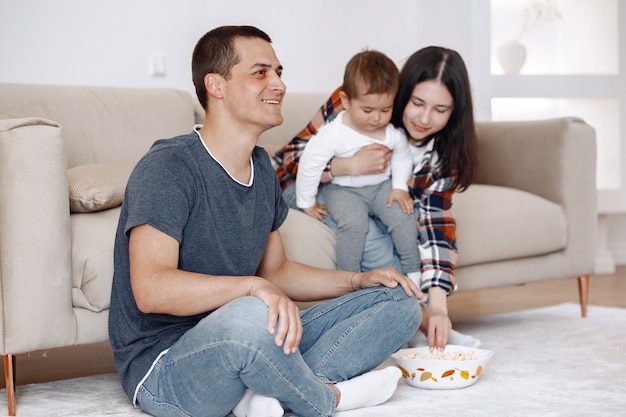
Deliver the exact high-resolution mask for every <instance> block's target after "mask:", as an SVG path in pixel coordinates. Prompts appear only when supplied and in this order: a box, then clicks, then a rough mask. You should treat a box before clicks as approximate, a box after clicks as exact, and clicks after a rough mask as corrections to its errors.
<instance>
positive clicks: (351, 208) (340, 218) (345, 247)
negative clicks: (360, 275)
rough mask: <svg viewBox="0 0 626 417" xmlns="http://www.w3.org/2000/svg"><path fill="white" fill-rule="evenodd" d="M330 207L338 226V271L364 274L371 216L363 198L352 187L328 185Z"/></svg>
mask: <svg viewBox="0 0 626 417" xmlns="http://www.w3.org/2000/svg"><path fill="white" fill-rule="evenodd" d="M324 189H325V191H324V201H325V202H326V208H327V209H328V212H329V213H330V215H331V216H332V217H333V219H334V220H335V222H336V223H337V243H336V251H337V269H341V270H343V271H360V270H361V259H362V258H363V248H364V247H365V235H366V234H367V230H368V228H369V214H368V209H367V206H366V204H365V203H364V201H363V199H362V198H361V196H360V195H359V194H358V193H356V192H354V190H358V189H353V188H350V187H341V186H338V185H334V184H328V185H326V186H324Z"/></svg>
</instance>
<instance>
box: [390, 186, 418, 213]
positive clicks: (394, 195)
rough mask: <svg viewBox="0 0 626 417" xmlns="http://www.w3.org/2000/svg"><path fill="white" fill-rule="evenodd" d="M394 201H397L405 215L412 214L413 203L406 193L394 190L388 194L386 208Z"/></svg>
mask: <svg viewBox="0 0 626 417" xmlns="http://www.w3.org/2000/svg"><path fill="white" fill-rule="evenodd" d="M394 201H397V202H398V204H399V205H400V208H401V209H402V211H403V212H404V213H406V214H413V210H414V203H413V199H412V198H411V196H410V195H409V192H408V191H404V190H400V189H397V188H394V189H393V190H391V193H390V194H389V199H388V200H387V207H391V205H392V204H393V202H394Z"/></svg>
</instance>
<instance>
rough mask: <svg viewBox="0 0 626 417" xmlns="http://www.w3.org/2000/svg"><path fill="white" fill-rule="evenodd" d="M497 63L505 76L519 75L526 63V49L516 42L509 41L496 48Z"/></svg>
mask: <svg viewBox="0 0 626 417" xmlns="http://www.w3.org/2000/svg"><path fill="white" fill-rule="evenodd" d="M498 61H499V62H500V66H502V69H503V70H504V73H505V74H519V71H520V70H521V69H522V67H523V66H524V62H526V47H525V46H524V45H523V44H521V43H519V42H518V41H510V42H506V43H504V44H502V45H501V46H500V47H499V48H498Z"/></svg>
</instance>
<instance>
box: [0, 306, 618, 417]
mask: <svg viewBox="0 0 626 417" xmlns="http://www.w3.org/2000/svg"><path fill="white" fill-rule="evenodd" d="M455 327H456V328H458V329H459V330H460V331H464V332H468V333H471V334H472V335H474V336H477V337H479V338H480V339H481V340H482V342H483V347H484V348H486V349H490V350H494V351H495V352H496V353H495V356H494V357H493V358H492V359H491V361H490V362H489V364H488V365H487V367H486V368H485V370H484V371H483V374H482V375H481V377H480V379H479V380H478V381H477V382H476V383H475V384H474V385H472V386H470V387H468V388H463V389H459V390H448V391H431V390H422V389H418V388H413V387H410V386H409V385H407V384H405V382H404V381H401V382H400V385H399V387H398V390H397V391H396V393H395V394H394V396H393V397H392V398H391V399H390V400H389V401H388V402H387V403H385V404H383V405H381V406H378V407H372V408H367V409H360V410H353V411H349V412H343V413H337V417H403V416H417V415H424V416H429V417H438V416H445V417H452V416H464V417H472V416H481V417H484V416H487V417H492V416H493V417H518V416H519V417H522V416H524V417H527V416H541V417H552V416H558V417H562V416H563V417H566V416H567V417H569V416H572V417H580V416H626V309H621V308H610V307H598V306H591V307H590V308H589V311H588V317H587V318H585V319H583V318H581V317H580V308H579V306H578V305H577V304H573V303H567V304H561V305H556V306H552V307H546V308H540V309H535V310H527V311H522V312H516V313H508V314H499V315H494V316H488V317H484V318H479V319H475V320H471V321H467V322H459V323H455ZM389 364H391V362H390V361H389V362H386V363H385V364H383V365H389ZM17 394H18V395H17V398H18V403H17V415H18V416H27V417H39V416H42V417H43V416H45V417H52V416H75V417H78V416H80V417H104V416H144V417H145V416H147V414H144V413H143V412H141V411H140V410H137V409H134V408H133V407H132V406H131V405H130V404H129V403H128V401H127V399H126V397H125V395H124V394H123V392H122V389H121V387H120V385H119V381H118V378H117V376H116V375H112V374H107V375H97V376H92V377H85V378H77V379H72V380H65V381H57V382H51V383H47V384H32V385H26V386H19V387H18V391H17ZM0 410H2V413H5V412H6V394H5V392H4V390H2V391H0Z"/></svg>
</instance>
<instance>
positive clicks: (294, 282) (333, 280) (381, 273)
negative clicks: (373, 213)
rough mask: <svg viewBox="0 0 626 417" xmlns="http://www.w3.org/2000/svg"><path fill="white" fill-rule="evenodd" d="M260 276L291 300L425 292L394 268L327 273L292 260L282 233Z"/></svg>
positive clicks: (272, 239)
mask: <svg viewBox="0 0 626 417" xmlns="http://www.w3.org/2000/svg"><path fill="white" fill-rule="evenodd" d="M257 274H258V275H259V276H261V277H264V278H266V279H268V280H269V281H271V282H272V283H274V284H276V285H277V286H278V287H279V288H280V289H281V290H282V291H284V292H285V294H287V295H288V296H289V297H290V298H291V299H292V300H295V301H319V300H326V299H329V298H334V297H338V296H340V295H343V294H347V293H349V292H352V291H354V290H357V289H361V288H369V287H374V286H376V285H385V286H387V287H392V288H393V287H396V286H398V285H401V286H402V287H403V288H404V290H405V292H406V294H407V295H408V296H412V295H413V294H417V295H418V297H419V298H420V299H421V298H422V293H421V292H420V291H419V289H418V288H417V286H416V285H415V284H414V283H413V281H411V280H410V279H408V278H407V277H406V276H404V275H402V274H400V273H399V272H397V271H396V270H395V269H393V268H385V269H376V270H373V271H369V272H349V271H339V270H325V269H319V268H314V267H311V266H307V265H304V264H301V263H297V262H293V261H290V260H288V259H287V258H286V256H285V251H284V248H283V243H282V239H281V237H280V232H279V231H274V232H272V233H271V234H270V237H269V240H268V243H267V247H266V249H265V254H264V255H263V260H262V262H261V265H260V266H259V269H258V271H257Z"/></svg>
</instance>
